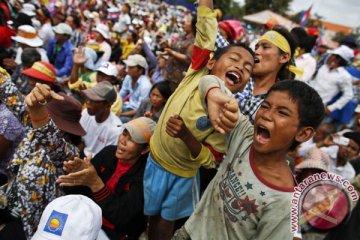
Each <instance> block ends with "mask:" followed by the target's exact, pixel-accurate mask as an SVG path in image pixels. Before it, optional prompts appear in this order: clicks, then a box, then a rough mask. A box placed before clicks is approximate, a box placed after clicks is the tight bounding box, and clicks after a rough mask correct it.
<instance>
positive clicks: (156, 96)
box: [150, 87, 166, 107]
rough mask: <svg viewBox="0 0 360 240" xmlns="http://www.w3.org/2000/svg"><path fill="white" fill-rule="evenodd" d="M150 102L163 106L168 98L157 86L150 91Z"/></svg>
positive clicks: (154, 105)
mask: <svg viewBox="0 0 360 240" xmlns="http://www.w3.org/2000/svg"><path fill="white" fill-rule="evenodd" d="M150 102H151V105H152V106H153V107H161V106H163V105H165V103H166V99H165V98H164V97H163V96H162V95H161V93H160V91H159V89H157V88H156V87H155V88H154V89H153V90H152V91H151V93H150Z"/></svg>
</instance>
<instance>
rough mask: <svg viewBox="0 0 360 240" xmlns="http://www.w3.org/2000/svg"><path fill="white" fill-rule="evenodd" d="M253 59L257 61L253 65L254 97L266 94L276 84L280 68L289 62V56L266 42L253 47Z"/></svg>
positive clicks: (263, 41) (262, 41)
mask: <svg viewBox="0 0 360 240" xmlns="http://www.w3.org/2000/svg"><path fill="white" fill-rule="evenodd" d="M255 57H256V58H257V59H258V60H259V62H258V63H256V64H255V65H254V70H253V77H254V80H255V81H254V82H255V86H254V92H253V94H254V96H256V95H259V94H263V93H267V91H269V89H270V88H271V86H272V85H273V84H274V83H275V82H276V80H277V75H278V73H279V71H280V69H281V67H282V66H283V65H284V64H286V63H287V62H288V61H289V60H290V55H289V54H287V53H281V52H280V49H279V48H278V47H276V46H275V45H274V44H272V43H271V42H269V41H267V40H261V41H259V42H258V43H257V44H256V46H255Z"/></svg>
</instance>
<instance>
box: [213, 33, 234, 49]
mask: <svg viewBox="0 0 360 240" xmlns="http://www.w3.org/2000/svg"><path fill="white" fill-rule="evenodd" d="M229 44H230V43H229V42H228V41H226V40H225V39H224V38H223V36H221V34H220V32H219V31H218V32H217V34H216V41H215V48H214V51H216V50H218V49H219V48H224V47H227V46H228V45H229Z"/></svg>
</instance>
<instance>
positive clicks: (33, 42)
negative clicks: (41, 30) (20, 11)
mask: <svg viewBox="0 0 360 240" xmlns="http://www.w3.org/2000/svg"><path fill="white" fill-rule="evenodd" d="M11 38H12V39H13V40H15V41H16V42H18V43H22V44H25V45H27V46H30V47H40V46H42V45H43V43H44V42H43V40H41V38H39V36H38V35H37V33H36V30H35V28H34V27H33V26H30V25H22V26H19V27H18V33H17V35H16V36H14V37H11Z"/></svg>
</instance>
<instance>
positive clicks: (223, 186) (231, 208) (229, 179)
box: [185, 115, 294, 240]
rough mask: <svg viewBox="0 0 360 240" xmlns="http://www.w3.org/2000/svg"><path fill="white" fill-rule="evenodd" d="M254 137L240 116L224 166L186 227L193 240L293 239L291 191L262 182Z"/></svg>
mask: <svg viewBox="0 0 360 240" xmlns="http://www.w3.org/2000/svg"><path fill="white" fill-rule="evenodd" d="M252 137H253V126H252V125H251V124H250V122H248V120H247V119H246V117H244V116H243V115H241V120H240V123H238V125H237V126H236V127H235V128H234V130H233V131H232V133H231V135H230V136H229V139H228V142H229V143H231V144H229V150H228V153H227V156H226V158H225V160H224V162H223V163H222V165H221V167H220V169H219V171H218V173H217V174H216V176H215V177H214V179H213V181H212V182H211V183H210V184H209V186H208V187H207V189H206V191H205V193H204V195H203V197H202V198H201V200H200V202H199V203H198V204H197V206H196V209H195V211H194V213H193V214H192V215H191V217H190V218H189V220H188V221H187V222H186V223H185V229H186V232H187V233H188V234H189V235H190V237H191V239H207V240H208V239H224V240H225V239H262V240H263V239H293V237H294V234H293V233H291V228H290V212H291V198H292V194H293V192H292V191H293V189H292V188H291V189H290V188H280V187H276V186H274V185H272V184H271V183H269V182H267V181H266V180H264V179H262V178H261V176H260V175H259V173H258V171H257V170H256V167H255V165H254V163H253V162H252V160H251V156H250V155H251V146H252V141H253V140H252Z"/></svg>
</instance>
